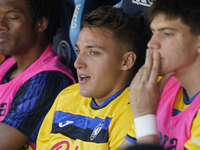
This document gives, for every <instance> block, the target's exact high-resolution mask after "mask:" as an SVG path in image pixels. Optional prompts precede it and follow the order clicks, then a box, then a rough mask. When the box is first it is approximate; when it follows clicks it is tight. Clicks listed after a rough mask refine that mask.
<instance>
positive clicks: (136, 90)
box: [130, 49, 173, 118]
mask: <svg viewBox="0 0 200 150" xmlns="http://www.w3.org/2000/svg"><path fill="white" fill-rule="evenodd" d="M159 73H160V54H159V53H158V52H157V51H153V50H150V49H148V50H147V53H146V60H145V64H144V65H143V66H142V67H141V68H140V69H139V71H138V73H137V74H136V75H135V77H134V79H133V81H132V83H131V86H130V104H131V108H132V110H133V115H134V118H136V117H139V116H143V115H146V114H156V111H157V108H158V104H159V101H160V96H161V93H162V90H163V87H164V85H165V84H166V82H167V81H168V79H169V78H170V77H171V76H172V74H173V72H172V73H168V74H166V75H165V76H164V77H163V78H162V79H161V80H160V81H159V82H157V80H158V76H159Z"/></svg>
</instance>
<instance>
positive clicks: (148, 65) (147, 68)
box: [142, 49, 153, 81]
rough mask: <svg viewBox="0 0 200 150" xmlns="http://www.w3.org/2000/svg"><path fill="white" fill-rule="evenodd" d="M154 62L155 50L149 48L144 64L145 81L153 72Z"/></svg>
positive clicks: (143, 78)
mask: <svg viewBox="0 0 200 150" xmlns="http://www.w3.org/2000/svg"><path fill="white" fill-rule="evenodd" d="M152 64H153V51H152V50H150V49H147V52H146V59H145V64H144V68H143V69H144V70H143V74H142V80H143V81H148V80H149V76H150V74H151V69H152Z"/></svg>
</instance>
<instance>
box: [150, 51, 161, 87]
mask: <svg viewBox="0 0 200 150" xmlns="http://www.w3.org/2000/svg"><path fill="white" fill-rule="evenodd" d="M159 72H160V54H159V53H158V52H157V51H154V52H153V66H152V69H151V74H150V77H149V81H150V82H151V83H157V79H158V76H159Z"/></svg>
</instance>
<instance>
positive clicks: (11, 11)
mask: <svg viewBox="0 0 200 150" xmlns="http://www.w3.org/2000/svg"><path fill="white" fill-rule="evenodd" d="M6 13H21V11H20V10H19V9H10V10H8V11H6Z"/></svg>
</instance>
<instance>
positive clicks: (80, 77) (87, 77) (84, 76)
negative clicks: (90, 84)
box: [78, 75, 91, 84]
mask: <svg viewBox="0 0 200 150" xmlns="http://www.w3.org/2000/svg"><path fill="white" fill-rule="evenodd" d="M78 77H79V83H80V84H83V83H85V82H87V81H88V80H90V79H91V77H90V76H87V75H79V76H78Z"/></svg>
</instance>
